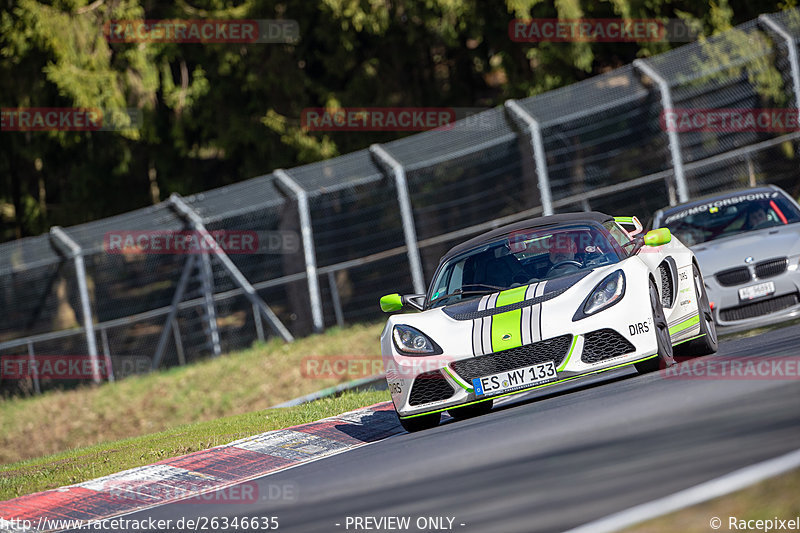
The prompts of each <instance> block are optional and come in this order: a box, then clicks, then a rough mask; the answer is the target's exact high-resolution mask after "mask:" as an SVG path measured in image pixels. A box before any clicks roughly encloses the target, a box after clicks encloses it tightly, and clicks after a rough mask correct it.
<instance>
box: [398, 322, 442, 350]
mask: <svg viewBox="0 0 800 533" xmlns="http://www.w3.org/2000/svg"><path fill="white" fill-rule="evenodd" d="M392 339H393V340H394V346H395V348H397V349H398V350H399V351H400V352H402V353H406V354H410V355H428V354H439V353H442V350H441V348H439V346H437V345H436V343H435V342H433V341H432V340H431V339H429V338H428V336H427V335H425V334H424V333H422V332H421V331H419V330H418V329H415V328H412V327H411V326H405V325H402V324H398V325H396V326H395V327H394V329H393V330H392Z"/></svg>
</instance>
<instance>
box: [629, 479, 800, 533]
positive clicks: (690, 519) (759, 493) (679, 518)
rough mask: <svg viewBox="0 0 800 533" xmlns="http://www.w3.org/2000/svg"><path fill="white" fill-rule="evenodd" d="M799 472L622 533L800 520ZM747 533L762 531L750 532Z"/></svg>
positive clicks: (691, 532) (694, 532)
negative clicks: (714, 521) (717, 521)
mask: <svg viewBox="0 0 800 533" xmlns="http://www.w3.org/2000/svg"><path fill="white" fill-rule="evenodd" d="M798 494H800V470H793V471H791V472H787V473H786V474H782V475H780V476H777V477H774V478H772V479H768V480H766V481H762V482H761V483H757V484H755V485H753V486H752V487H748V488H746V489H742V490H740V491H737V492H734V493H732V494H728V495H727V496H722V497H720V498H716V499H714V500H710V501H708V502H705V503H701V504H698V505H693V506H692V507H688V508H686V509H682V510H680V511H676V512H674V513H670V514H668V515H665V516H662V517H660V518H655V519H653V520H649V521H647V522H643V523H641V524H638V525H635V526H631V527H630V528H628V529H625V530H623V531H625V532H626V533H645V532H646V533H673V532H675V531H681V532H684V533H700V532H703V533H708V532H709V531H715V530H716V531H720V532H727V531H737V530H739V531H741V530H745V531H747V530H748V528H746V527H739V528H738V529H737V528H736V527H733V528H732V527H730V525H731V523H730V522H729V519H730V518H731V517H734V518H735V519H736V520H737V525H741V522H740V521H741V520H770V519H771V520H774V519H775V518H776V517H777V518H778V519H780V520H795V519H796V518H797V517H798V516H800V500H799V499H798V498H797V495H798ZM712 518H718V519H720V520H721V522H720V524H721V525H720V527H719V528H718V529H715V528H712V526H711V520H712ZM749 530H750V531H763V529H755V528H750V529H749Z"/></svg>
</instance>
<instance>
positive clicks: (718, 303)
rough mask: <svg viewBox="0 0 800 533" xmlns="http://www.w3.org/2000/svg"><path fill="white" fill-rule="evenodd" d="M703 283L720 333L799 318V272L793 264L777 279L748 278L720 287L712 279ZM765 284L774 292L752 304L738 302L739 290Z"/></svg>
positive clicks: (748, 301) (717, 282)
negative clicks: (770, 286) (771, 287)
mask: <svg viewBox="0 0 800 533" xmlns="http://www.w3.org/2000/svg"><path fill="white" fill-rule="evenodd" d="M795 259H796V258H795ZM705 281H706V288H707V291H708V299H709V301H710V302H713V304H714V311H713V316H714V321H715V322H716V323H717V326H718V328H719V330H720V332H733V331H738V330H744V329H748V328H752V327H759V326H767V325H771V324H774V323H775V322H780V321H784V320H790V319H792V318H795V317H800V270H798V268H797V264H796V263H794V264H792V263H790V264H789V268H787V270H786V271H785V272H783V273H782V274H779V275H777V276H772V277H765V278H757V277H752V278H751V279H749V280H747V281H745V282H742V283H739V284H737V285H729V286H724V285H722V284H720V282H719V280H718V279H717V278H716V276H709V277H707V278H706V280H705ZM766 282H772V283H774V284H775V292H773V293H772V294H769V295H766V296H762V297H759V298H754V299H752V300H741V299H740V298H739V289H741V288H744V287H748V286H752V285H757V284H761V283H766Z"/></svg>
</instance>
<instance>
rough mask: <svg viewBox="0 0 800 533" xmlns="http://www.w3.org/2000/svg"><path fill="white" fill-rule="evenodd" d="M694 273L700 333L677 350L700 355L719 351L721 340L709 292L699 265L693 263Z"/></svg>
mask: <svg viewBox="0 0 800 533" xmlns="http://www.w3.org/2000/svg"><path fill="white" fill-rule="evenodd" d="M692 275H693V278H694V295H695V298H697V309H698V311H699V313H700V333H699V334H698V336H697V338H695V339H692V340H690V341H687V342H684V343H683V344H679V345H678V346H676V347H675V351H676V352H678V353H679V354H680V355H683V356H687V357H699V356H701V355H711V354H712V353H717V348H718V346H719V342H718V340H717V326H716V325H715V324H714V317H713V315H712V314H711V305H710V304H709V303H708V293H707V292H706V287H705V284H704V283H703V276H702V275H701V274H700V271H699V270H698V269H697V265H694V264H693V265H692Z"/></svg>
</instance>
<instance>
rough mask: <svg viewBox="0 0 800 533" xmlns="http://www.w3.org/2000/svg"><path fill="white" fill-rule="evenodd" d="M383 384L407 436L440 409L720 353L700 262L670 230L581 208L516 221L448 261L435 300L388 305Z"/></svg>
mask: <svg viewBox="0 0 800 533" xmlns="http://www.w3.org/2000/svg"><path fill="white" fill-rule="evenodd" d="M404 307H405V308H410V310H412V311H415V312H411V313H402V314H394V315H392V316H391V317H390V318H389V320H388V321H387V323H386V327H385V328H384V330H383V333H382V335H381V352H382V354H383V364H384V367H385V370H386V380H387V383H388V386H389V391H390V392H391V395H392V401H393V402H394V407H395V410H396V411H397V414H398V417H399V418H400V422H401V424H402V425H403V427H404V428H406V430H408V431H417V430H420V429H425V428H429V427H433V426H435V425H437V424H438V423H439V420H440V418H441V413H442V412H443V411H448V412H449V413H450V414H451V415H452V416H453V417H454V418H466V417H470V416H475V415H479V414H482V413H485V412H488V411H489V410H490V409H491V408H492V400H493V399H494V398H498V397H500V396H505V395H509V394H516V393H519V392H523V391H528V390H531V389H534V388H539V387H543V386H547V385H553V384H556V383H563V382H565V381H569V380H572V379H576V378H579V377H581V376H586V375H590V374H596V373H599V372H603V371H606V370H611V369H614V368H620V367H623V366H627V365H635V367H636V369H637V370H638V371H639V372H650V371H653V370H657V369H658V368H659V366H667V365H671V364H673V363H674V359H673V345H675V346H676V349H678V348H677V345H679V344H680V345H681V346H680V349H682V350H683V351H684V352H685V353H686V354H687V355H692V356H695V355H705V354H710V353H713V352H715V351H716V349H717V336H716V331H715V329H714V321H713V319H712V317H711V310H710V309H709V304H708V298H707V296H706V293H705V289H704V284H703V279H702V276H701V274H700V270H699V268H698V266H697V261H696V260H695V257H694V254H693V253H692V252H691V250H689V249H688V248H686V247H685V246H684V245H683V244H681V243H680V242H679V241H678V240H677V239H672V236H671V234H670V232H669V230H668V229H666V228H664V229H659V230H653V231H650V232H648V233H647V234H643V233H642V226H641V224H640V223H639V221H638V219H636V217H618V218H613V217H611V216H608V215H605V214H602V213H596V212H584V213H573V214H563V215H554V216H548V217H541V218H535V219H531V220H526V221H523V222H518V223H516V224H512V225H510V226H505V227H502V228H498V229H496V230H492V231H490V232H488V233H485V234H483V235H480V236H478V237H475V238H473V239H470V240H469V241H467V242H464V243H462V244H460V245H458V246H456V247H454V248H453V249H451V250H450V251H449V252H447V253H446V254H445V255H444V257H442V259H441V261H440V263H439V266H438V268H437V269H436V272H435V274H434V276H433V283H432V284H431V286H430V288H429V289H428V293H427V294H412V295H406V296H400V295H399V294H390V295H387V296H384V297H383V298H381V309H383V311H385V312H395V311H399V310H401V309H403V308H404Z"/></svg>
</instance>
